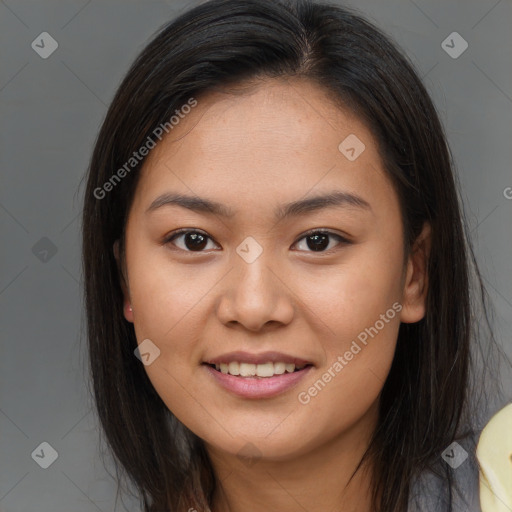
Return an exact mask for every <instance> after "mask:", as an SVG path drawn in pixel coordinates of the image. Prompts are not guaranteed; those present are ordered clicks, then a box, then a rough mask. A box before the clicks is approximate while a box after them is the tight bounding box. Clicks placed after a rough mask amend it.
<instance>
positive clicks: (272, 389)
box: [201, 352, 314, 399]
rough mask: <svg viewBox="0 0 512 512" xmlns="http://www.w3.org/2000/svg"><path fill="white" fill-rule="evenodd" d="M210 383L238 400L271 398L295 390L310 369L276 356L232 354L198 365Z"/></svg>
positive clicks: (293, 359)
mask: <svg viewBox="0 0 512 512" xmlns="http://www.w3.org/2000/svg"><path fill="white" fill-rule="evenodd" d="M201 366H202V367H204V368H205V370H207V372H208V373H209V374H210V376H211V377H212V378H213V379H212V381H211V382H212V383H213V384H214V385H215V386H220V387H221V388H222V389H224V390H227V391H229V392H230V393H231V394H234V395H236V396H238V397H242V398H251V399H256V398H271V397H274V396H276V395H279V394H281V393H284V392H285V391H287V390H290V389H291V388H293V387H294V386H296V385H297V384H298V383H299V381H301V380H302V379H303V378H305V376H306V375H307V374H308V373H309V371H311V370H312V369H313V368H314V364H313V363H311V362H309V361H306V360H304V359H300V358H296V357H291V356H287V355H285V354H280V353H277V352H266V353H265V354H250V353H247V352H232V353H231V354H225V355H223V356H220V357H217V358H214V359H210V360H207V361H204V362H203V363H202V365H201Z"/></svg>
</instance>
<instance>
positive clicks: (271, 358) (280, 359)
mask: <svg viewBox="0 0 512 512" xmlns="http://www.w3.org/2000/svg"><path fill="white" fill-rule="evenodd" d="M233 361H236V362H238V363H252V364H265V363H288V364H291V363H293V364H294V365H295V366H305V365H308V364H313V363H311V362H310V361H307V360H306V359H302V358H300V357H295V356H291V355H287V354H283V353H281V352H262V353H261V354H251V353H250V352H244V351H237V352H229V353H227V354H222V355H220V356H217V357H212V358H211V359H208V360H206V361H204V362H205V363H207V364H221V363H227V364H229V363H231V362H233Z"/></svg>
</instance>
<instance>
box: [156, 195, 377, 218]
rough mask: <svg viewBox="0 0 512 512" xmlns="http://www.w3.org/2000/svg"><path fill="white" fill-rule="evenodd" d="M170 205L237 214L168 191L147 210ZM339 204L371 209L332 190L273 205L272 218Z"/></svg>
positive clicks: (362, 201)
mask: <svg viewBox="0 0 512 512" xmlns="http://www.w3.org/2000/svg"><path fill="white" fill-rule="evenodd" d="M172 205H176V206H181V207H182V208H187V209H189V210H192V211H195V212H199V213H204V214H211V215H218V216H221V217H225V218H232V217H234V216H235V214H236V212H234V211H233V210H231V208H228V207H227V206H225V205H223V204H222V203H219V202H217V201H213V200H211V199H207V198H204V197H198V196H188V195H184V194H177V193H171V192H167V193H165V194H162V195H160V196H158V197H157V198H156V199H155V200H154V201H153V202H152V203H151V205H150V206H149V207H148V209H147V210H146V213H149V212H152V211H155V210H156V209H158V208H161V207H163V206H172ZM339 206H342V207H356V208H359V209H361V210H363V211H365V210H366V211H372V207H371V205H370V203H368V201H366V200H365V199H363V198H362V197H360V196H357V195H355V194H352V193H349V192H344V191H341V190H334V191H332V192H329V193H328V194H322V195H317V196H314V197H310V198H308V199H300V200H298V201H292V202H290V203H285V204H283V205H280V206H278V207H277V208H276V210H275V212H274V215H275V218H276V219H277V220H278V221H280V220H282V219H285V218H288V217H296V216H300V215H305V214H307V213H311V212H315V211H319V210H322V209H325V208H333V207H339Z"/></svg>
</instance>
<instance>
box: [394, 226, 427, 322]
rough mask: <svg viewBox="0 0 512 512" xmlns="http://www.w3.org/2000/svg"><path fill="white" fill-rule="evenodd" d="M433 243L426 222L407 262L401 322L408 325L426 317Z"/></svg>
mask: <svg viewBox="0 0 512 512" xmlns="http://www.w3.org/2000/svg"><path fill="white" fill-rule="evenodd" d="M431 242H432V229H431V227H430V224H429V223H428V222H425V224H424V225H423V229H422V231H421V233H420V234H419V236H418V238H417V239H416V241H415V242H414V244H413V247H412V249H411V254H410V255H409V259H408V261H407V270H406V277H405V282H404V289H403V295H402V311H401V314H400V320H401V321H402V322H404V323H406V324H412V323H414V322H419V321H420V320H421V319H422V318H423V317H424V316H425V311H426V299H427V291H428V259H429V256H430V247H431Z"/></svg>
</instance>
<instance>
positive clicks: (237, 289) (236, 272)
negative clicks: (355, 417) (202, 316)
mask: <svg viewBox="0 0 512 512" xmlns="http://www.w3.org/2000/svg"><path fill="white" fill-rule="evenodd" d="M264 254H265V253H263V254H261V255H260V256H259V257H258V258H257V259H256V260H255V261H253V262H251V263H248V262H246V261H244V259H243V258H241V257H239V256H238V255H236V257H235V267H236V268H234V269H233V270H232V271H231V272H229V274H228V275H227V276H226V278H227V279H226V282H225V284H224V288H223V291H222V297H221V300H220V301H219V304H218V310H217V314H218V317H219V319H220V321H221V322H222V323H224V324H225V325H226V326H231V327H233V326H234V325H240V326H243V327H244V328H245V329H247V330H249V331H253V332H257V331H261V330H262V329H265V327H266V326H273V328H275V327H277V326H278V325H286V324H288V323H290V322H291V320H292V318H293V315H294V306H293V293H292V291H291V289H290V285H291V283H288V282H287V281H288V280H289V277H288V278H287V277H286V276H284V275H283V273H282V272H280V271H279V267H278V265H275V264H274V265H271V264H270V261H269V258H267V257H265V256H264Z"/></svg>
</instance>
